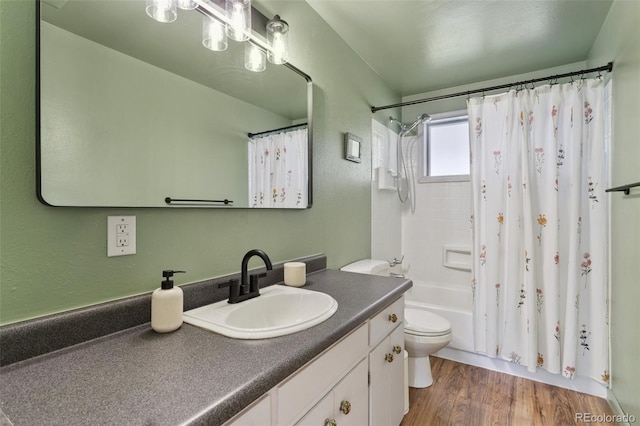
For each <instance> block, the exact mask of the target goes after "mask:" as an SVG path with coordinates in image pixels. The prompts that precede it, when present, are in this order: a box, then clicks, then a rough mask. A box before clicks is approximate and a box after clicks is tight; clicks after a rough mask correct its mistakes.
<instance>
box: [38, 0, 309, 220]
mask: <svg viewBox="0 0 640 426" xmlns="http://www.w3.org/2000/svg"><path fill="white" fill-rule="evenodd" d="M43 1H44V0H34V2H35V5H36V7H35V10H36V19H35V27H36V32H35V35H36V42H35V54H36V58H35V67H36V69H35V71H36V85H35V97H36V99H35V105H36V111H35V112H36V114H35V119H36V123H35V127H36V150H35V154H36V196H37V198H38V200H39V201H40V202H41V203H42V204H44V205H46V206H48V207H72V208H74V207H75V208H78V207H80V208H144V209H154V208H160V209H167V208H174V209H175V208H222V209H232V210H262V209H261V208H255V207H250V206H232V205H228V204H227V203H223V204H222V205H219V204H208V203H207V202H206V200H193V201H195V203H194V204H180V205H175V204H174V205H171V204H169V203H167V205H166V206H132V205H118V206H115V205H114V206H111V205H110V206H101V205H54V204H50V203H49V202H47V201H46V200H45V199H44V196H43V194H42V179H43V176H42V159H41V154H42V146H41V142H42V134H41V130H42V129H41V113H42V111H41V100H40V96H41V64H40V50H41V46H40V40H41V22H42V21H41V20H42V13H41V7H42V3H43ZM212 2H213V3H217V1H216V0H212ZM223 3H224V2H223ZM223 7H224V4H223ZM196 10H197V11H198V12H200V13H202V14H204V15H209V16H210V15H211V13H210V12H208V11H207V10H206V9H205V8H203V7H202V6H201V5H198V7H197V9H196ZM251 13H252V15H251V18H252V27H254V28H252V31H253V33H254V34H253V35H252V36H251V39H250V41H253V40H258V43H257V45H259V46H262V45H264V41H263V40H260V38H259V37H262V38H264V39H266V37H265V33H266V29H263V28H262V27H265V25H266V22H267V21H268V20H269V19H268V18H267V17H266V16H265V15H263V14H262V13H261V12H260V11H258V10H257V9H256V8H255V7H254V6H251ZM256 33H257V34H258V36H259V37H258V36H256ZM278 66H284V67H287V68H288V69H290V70H291V71H293V72H295V73H296V74H298V75H299V76H301V77H302V78H304V79H305V81H306V84H307V92H306V93H307V152H308V155H307V163H308V164H307V170H308V174H307V191H308V192H307V194H308V196H307V205H306V207H304V208H299V209H297V208H287V207H269V208H266V209H265V210H300V211H304V210H307V209H310V208H311V207H312V205H313V190H312V189H313V81H312V79H311V77H310V76H309V75H308V74H306V73H305V72H304V71H302V70H301V69H299V68H297V67H296V66H294V65H293V64H291V63H290V62H287V63H285V64H283V65H278ZM200 202H202V204H199V203H200Z"/></svg>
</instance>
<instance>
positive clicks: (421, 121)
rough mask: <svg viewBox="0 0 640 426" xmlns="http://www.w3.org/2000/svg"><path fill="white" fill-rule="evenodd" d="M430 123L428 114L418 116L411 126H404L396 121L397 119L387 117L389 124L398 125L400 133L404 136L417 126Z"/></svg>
mask: <svg viewBox="0 0 640 426" xmlns="http://www.w3.org/2000/svg"><path fill="white" fill-rule="evenodd" d="M430 121H431V117H430V116H429V114H421V115H420V116H418V118H417V119H416V121H414V122H413V123H411V125H407V124H404V123H403V122H402V121H400V120H398V119H397V118H394V117H389V122H390V123H393V122H396V123H398V125H399V126H400V133H404V134H407V133H409V132H410V131H412V130H413V129H415V128H416V126H417V125H418V124H424V123H428V122H430Z"/></svg>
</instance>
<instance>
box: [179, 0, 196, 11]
mask: <svg viewBox="0 0 640 426" xmlns="http://www.w3.org/2000/svg"><path fill="white" fill-rule="evenodd" d="M177 1H178V7H179V8H180V9H183V10H193V9H195V8H196V7H198V3H196V2H195V1H193V0H177Z"/></svg>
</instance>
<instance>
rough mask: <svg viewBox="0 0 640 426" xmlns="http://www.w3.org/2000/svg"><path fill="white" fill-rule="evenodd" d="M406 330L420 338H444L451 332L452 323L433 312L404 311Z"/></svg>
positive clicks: (419, 310)
mask: <svg viewBox="0 0 640 426" xmlns="http://www.w3.org/2000/svg"><path fill="white" fill-rule="evenodd" d="M404 321H405V322H404V330H405V332H407V333H409V334H416V335H419V336H442V335H443V334H447V333H450V332H451V323H450V322H449V321H447V320H446V319H445V318H442V317H441V316H439V315H436V314H434V313H433V312H429V311H425V310H422V309H411V308H406V309H405V310H404Z"/></svg>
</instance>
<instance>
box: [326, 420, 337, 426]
mask: <svg viewBox="0 0 640 426" xmlns="http://www.w3.org/2000/svg"><path fill="white" fill-rule="evenodd" d="M324 426H338V422H336V419H326V420H325V421H324Z"/></svg>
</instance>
